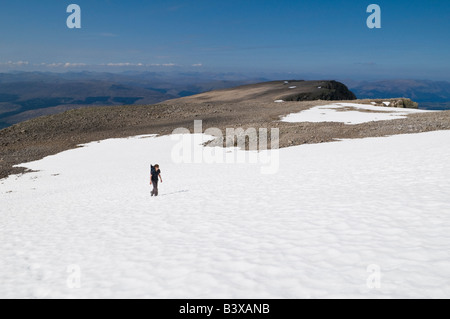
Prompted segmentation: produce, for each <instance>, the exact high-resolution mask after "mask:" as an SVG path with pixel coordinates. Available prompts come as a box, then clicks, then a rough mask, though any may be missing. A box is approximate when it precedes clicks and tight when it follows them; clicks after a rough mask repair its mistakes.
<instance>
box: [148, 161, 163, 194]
mask: <svg viewBox="0 0 450 319" xmlns="http://www.w3.org/2000/svg"><path fill="white" fill-rule="evenodd" d="M158 177H159V179H160V180H161V183H162V177H161V170H160V169H159V165H158V164H156V165H155V166H153V165H151V166H150V185H153V190H152V192H151V194H152V196H158Z"/></svg>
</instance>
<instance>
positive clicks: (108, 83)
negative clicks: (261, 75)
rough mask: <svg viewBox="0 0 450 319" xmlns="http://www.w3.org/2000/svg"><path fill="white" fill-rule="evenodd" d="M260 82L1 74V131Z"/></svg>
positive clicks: (158, 75)
mask: <svg viewBox="0 0 450 319" xmlns="http://www.w3.org/2000/svg"><path fill="white" fill-rule="evenodd" d="M223 79H226V80H223ZM258 80H259V79H245V78H244V79H241V80H235V79H234V77H233V76H232V75H229V74H228V75H227V74H224V75H223V77H221V76H220V75H216V76H213V75H209V74H207V75H202V74H197V73H183V74H175V75H174V74H163V73H154V72H152V73H149V72H147V73H131V72H130V73H123V74H112V73H95V72H81V73H39V72H24V73H4V74H0V129H1V128H5V127H8V126H10V125H12V124H16V123H19V122H22V121H25V120H29V119H32V118H35V117H38V116H43V115H50V114H55V113H60V112H63V111H67V110H70V109H76V108H81V107H86V106H111V105H133V104H144V105H149V104H155V103H159V102H162V101H165V100H170V99H175V98H179V97H185V96H190V95H194V94H198V93H202V92H205V91H210V90H215V89H222V88H229V87H234V86H237V85H242V84H247V83H254V82H255V81H256V82H257V81H258Z"/></svg>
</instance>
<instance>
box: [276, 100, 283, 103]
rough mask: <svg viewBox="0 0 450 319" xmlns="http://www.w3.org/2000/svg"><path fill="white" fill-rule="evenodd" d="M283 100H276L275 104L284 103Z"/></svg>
mask: <svg viewBox="0 0 450 319" xmlns="http://www.w3.org/2000/svg"><path fill="white" fill-rule="evenodd" d="M283 102H284V101H283V100H275V103H283Z"/></svg>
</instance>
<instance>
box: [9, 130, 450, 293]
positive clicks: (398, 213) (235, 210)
mask: <svg viewBox="0 0 450 319" xmlns="http://www.w3.org/2000/svg"><path fill="white" fill-rule="evenodd" d="M449 140H450V132H449V131H445V132H432V133H423V134H414V135H401V136H393V137H388V138H370V139H363V140H345V141H340V142H334V143H326V144H318V145H304V146H297V147H291V148H286V149H281V150H280V154H279V155H280V163H281V165H280V169H279V172H278V174H276V175H273V176H267V175H262V174H261V173H260V167H259V166H260V165H257V164H188V163H186V164H175V163H174V161H173V159H172V155H171V152H172V151H173V147H174V145H175V143H177V142H176V141H173V140H172V139H171V138H170V137H145V138H144V137H135V138H128V139H113V140H105V141H101V142H98V143H97V142H96V143H90V144H88V145H86V146H85V147H83V148H78V149H75V150H70V151H66V152H63V153H61V154H58V155H55V156H50V157H47V158H45V159H43V160H40V161H37V162H33V163H29V164H26V167H29V168H31V169H34V170H39V172H36V173H29V174H25V175H20V176H11V177H9V178H8V179H4V180H1V181H0V196H1V208H0V241H1V243H2V244H1V247H0V297H2V298H13V297H21V298H22V297H24V298H28V297H32V298H33V297H36V298H60V297H62V298H82V297H83V298H100V297H115V298H121V297H125V298H135V297H138V298H144V297H150V298H156V297H158V298H169V297H170V298H322V297H323V298H335V297H357V298H392V297H394V298H395V297H399V298H400V297H409V298H417V297H434V298H449V297H450V161H448V160H447V159H448V158H450V143H449V142H448V141H449ZM195 150H197V151H198V150H200V151H202V152H203V151H205V152H207V151H208V152H210V150H206V148H203V147H202V146H200V145H197V146H195ZM216 151H217V152H233V150H229V149H220V148H217V149H216ZM238 152H243V151H238ZM156 162H158V163H159V164H160V165H161V171H162V177H163V180H164V183H163V184H161V185H160V193H161V195H162V196H160V197H158V198H151V197H150V187H149V185H148V174H149V172H148V171H149V164H150V163H153V164H154V163H156ZM77 267H79V270H80V275H81V277H79V278H80V279H81V282H80V283H81V288H79V289H70V288H69V287H73V286H68V285H67V281H68V279H70V280H69V282H72V281H71V280H72V279H71V278H72V277H71V276H72V273H70V272H68V270H73V269H77ZM377 267H380V269H381V281H380V284H381V286H380V288H376V289H370V288H369V286H368V285H367V280H368V278H369V276H370V275H371V273H370V272H368V270H373V269H377ZM77 278H78V277H77Z"/></svg>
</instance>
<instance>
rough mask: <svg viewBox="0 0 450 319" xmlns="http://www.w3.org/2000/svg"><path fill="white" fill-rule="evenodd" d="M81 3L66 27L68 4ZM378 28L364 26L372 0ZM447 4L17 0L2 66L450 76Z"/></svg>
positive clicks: (399, 0) (6, 11)
mask: <svg viewBox="0 0 450 319" xmlns="http://www.w3.org/2000/svg"><path fill="white" fill-rule="evenodd" d="M71 3H75V4H78V5H80V6H81V9H82V28H81V29H77V30H71V29H68V28H67V26H66V19H67V17H68V15H69V14H68V13H66V8H67V6H68V5H69V4H71ZM371 3H376V4H378V5H380V7H381V10H382V29H377V30H371V29H369V28H367V26H366V19H367V17H368V15H369V14H368V13H366V8H367V6H368V5H369V4H371ZM449 33H450V1H447V0H427V1H425V0H410V1H404V0H396V1H380V0H373V1H367V2H366V1H361V0H348V1H339V0H321V1H301V0H295V1H290V0H278V1H275V0H240V1H235V0H229V1H215V0H209V1H204V0H195V1H159V0H146V1H138V0H129V1H123V0H70V1H62V0H53V1H52V0H40V1H24V0H15V1H7V3H2V6H1V10H0V71H5V70H13V69H14V70H29V69H40V70H49V71H52V70H57V69H58V70H79V69H95V66H97V67H99V66H101V68H103V69H106V70H111V71H113V70H124V69H142V70H147V69H154V68H158V69H167V70H169V69H176V68H178V69H195V70H204V71H221V72H222V71H227V72H261V73H263V72H266V73H276V72H280V73H282V72H292V73H293V74H304V75H305V77H308V76H310V77H323V78H332V77H333V78H334V77H340V78H355V79H363V78H367V79H371V78H416V79H443V80H450V58H449V57H450V41H449V39H450V37H449Z"/></svg>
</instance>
